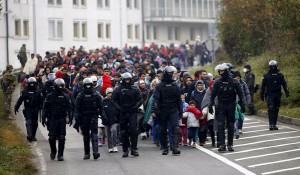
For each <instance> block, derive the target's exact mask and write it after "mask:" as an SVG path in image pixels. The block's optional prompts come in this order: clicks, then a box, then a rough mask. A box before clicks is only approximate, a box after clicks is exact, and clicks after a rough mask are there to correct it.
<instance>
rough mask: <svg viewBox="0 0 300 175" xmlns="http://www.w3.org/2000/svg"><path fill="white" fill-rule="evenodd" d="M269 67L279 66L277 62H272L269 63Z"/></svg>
mask: <svg viewBox="0 0 300 175" xmlns="http://www.w3.org/2000/svg"><path fill="white" fill-rule="evenodd" d="M269 66H277V61H275V60H271V61H270V62H269Z"/></svg>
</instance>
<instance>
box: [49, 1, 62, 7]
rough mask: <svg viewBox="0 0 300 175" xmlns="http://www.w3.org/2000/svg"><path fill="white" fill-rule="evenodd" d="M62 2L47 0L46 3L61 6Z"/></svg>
mask: <svg viewBox="0 0 300 175" xmlns="http://www.w3.org/2000/svg"><path fill="white" fill-rule="evenodd" d="M61 4H62V2H61V0H48V5H52V6H54V5H58V6H61Z"/></svg>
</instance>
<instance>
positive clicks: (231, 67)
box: [226, 63, 233, 71]
mask: <svg viewBox="0 0 300 175" xmlns="http://www.w3.org/2000/svg"><path fill="white" fill-rule="evenodd" d="M226 66H227V67H228V70H229V71H231V70H232V69H233V65H232V64H231V63H226Z"/></svg>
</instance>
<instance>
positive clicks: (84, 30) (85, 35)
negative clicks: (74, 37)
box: [81, 22, 87, 38]
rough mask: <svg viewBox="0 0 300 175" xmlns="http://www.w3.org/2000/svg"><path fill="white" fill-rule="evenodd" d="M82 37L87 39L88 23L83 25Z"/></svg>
mask: <svg viewBox="0 0 300 175" xmlns="http://www.w3.org/2000/svg"><path fill="white" fill-rule="evenodd" d="M81 37H82V38H87V24H86V22H83V23H81Z"/></svg>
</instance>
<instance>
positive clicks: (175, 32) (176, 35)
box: [174, 27, 179, 40]
mask: <svg viewBox="0 0 300 175" xmlns="http://www.w3.org/2000/svg"><path fill="white" fill-rule="evenodd" d="M174 35H175V40H179V29H178V27H175V28H174Z"/></svg>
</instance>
